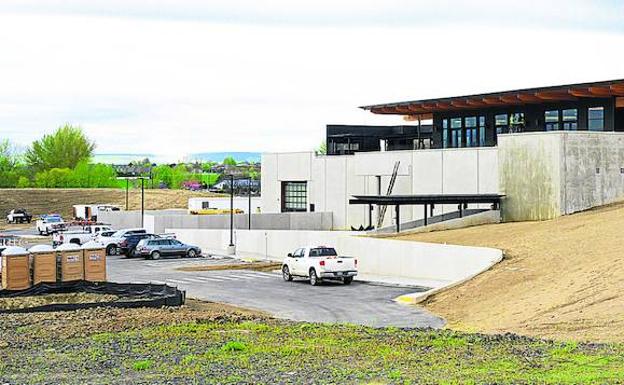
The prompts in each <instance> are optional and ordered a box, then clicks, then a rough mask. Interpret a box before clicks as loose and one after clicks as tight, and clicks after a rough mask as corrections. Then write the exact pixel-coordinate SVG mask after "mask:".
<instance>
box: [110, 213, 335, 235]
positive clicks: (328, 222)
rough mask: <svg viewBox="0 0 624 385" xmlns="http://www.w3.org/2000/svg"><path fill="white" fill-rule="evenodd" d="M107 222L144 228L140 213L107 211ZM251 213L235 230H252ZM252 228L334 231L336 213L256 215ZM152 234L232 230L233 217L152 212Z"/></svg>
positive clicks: (237, 218) (148, 221) (148, 216)
mask: <svg viewBox="0 0 624 385" xmlns="http://www.w3.org/2000/svg"><path fill="white" fill-rule="evenodd" d="M106 214H107V215H106V217H105V218H104V219H102V221H103V222H106V223H109V224H111V225H112V226H113V228H115V229H123V228H133V227H141V212H140V211H115V212H107V213H106ZM248 220H249V216H248V215H247V214H237V215H234V228H239V229H246V228H248ZM251 225H252V228H254V229H263V230H318V231H320V230H331V228H332V227H333V222H332V213H321V212H315V213H276V214H252V215H251ZM143 227H145V229H146V230H147V231H148V232H152V233H164V232H165V229H166V228H167V227H171V228H172V227H175V228H182V229H229V228H230V216H229V215H189V214H186V210H175V211H169V210H163V211H149V212H146V213H145V220H144V226H143Z"/></svg>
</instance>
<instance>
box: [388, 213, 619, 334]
mask: <svg viewBox="0 0 624 385" xmlns="http://www.w3.org/2000/svg"><path fill="white" fill-rule="evenodd" d="M623 233H624V203H620V204H615V205H611V206H605V207H602V208H599V209H595V210H590V211H587V212H583V213H579V214H575V215H570V216H565V217H561V218H557V219H554V220H550V221H543V222H517V223H503V224H496V225H484V226H476V227H471V228H466V229H460V230H450V231H440V232H433V233H426V234H414V235H408V236H402V237H397V238H396V239H402V240H415V241H423V242H434V243H450V244H459V245H471V246H488V247H495V248H500V249H502V250H504V252H505V260H504V261H503V262H501V263H500V264H498V265H497V266H495V267H494V268H493V269H492V270H490V271H488V272H486V273H484V274H482V275H480V276H478V277H477V278H475V279H473V280H471V281H469V282H467V283H466V284H464V285H461V286H459V287H456V288H453V289H450V290H448V291H446V292H443V293H441V294H439V295H436V296H433V297H432V298H431V299H429V301H428V303H426V304H425V306H426V307H427V308H428V309H429V310H431V311H432V312H434V313H436V314H439V315H441V316H443V317H445V318H446V319H447V320H448V321H449V327H451V328H454V329H458V330H465V331H483V332H489V333H499V332H507V331H511V332H515V333H519V334H525V335H531V336H538V337H546V338H554V339H571V340H591V341H618V342H621V341H624V255H623V253H622V241H621V240H622V234H623Z"/></svg>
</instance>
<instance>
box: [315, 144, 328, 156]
mask: <svg viewBox="0 0 624 385" xmlns="http://www.w3.org/2000/svg"><path fill="white" fill-rule="evenodd" d="M316 153H317V154H319V155H327V142H325V141H322V142H321V144H319V146H318V148H317V149H316Z"/></svg>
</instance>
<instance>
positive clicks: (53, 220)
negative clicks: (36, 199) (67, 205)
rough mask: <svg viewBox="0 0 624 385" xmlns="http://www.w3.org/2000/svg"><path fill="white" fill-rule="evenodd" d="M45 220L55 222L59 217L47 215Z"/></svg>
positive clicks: (58, 220)
mask: <svg viewBox="0 0 624 385" xmlns="http://www.w3.org/2000/svg"><path fill="white" fill-rule="evenodd" d="M46 221H47V222H51V223H56V222H60V221H61V218H59V217H47V218H46Z"/></svg>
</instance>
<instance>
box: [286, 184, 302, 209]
mask: <svg viewBox="0 0 624 385" xmlns="http://www.w3.org/2000/svg"><path fill="white" fill-rule="evenodd" d="M307 187H308V185H307V182H282V212H291V211H307V197H308V188H307Z"/></svg>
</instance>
